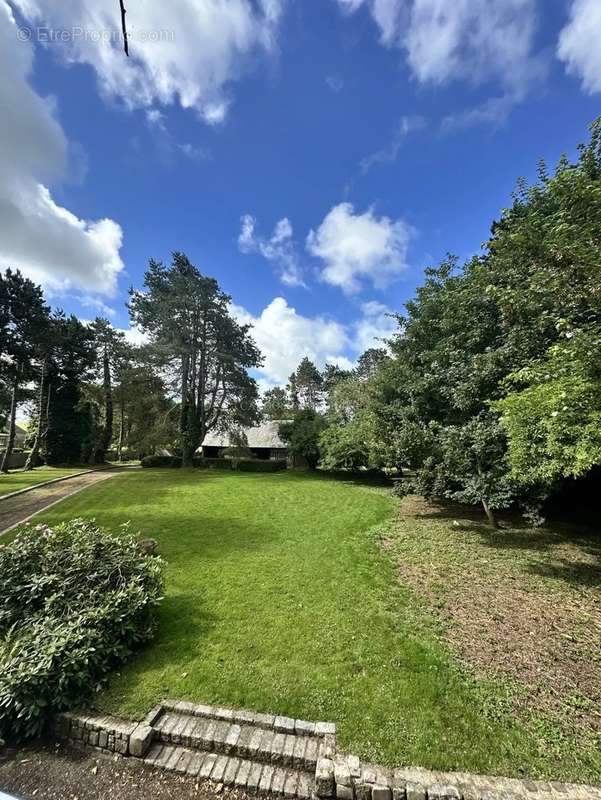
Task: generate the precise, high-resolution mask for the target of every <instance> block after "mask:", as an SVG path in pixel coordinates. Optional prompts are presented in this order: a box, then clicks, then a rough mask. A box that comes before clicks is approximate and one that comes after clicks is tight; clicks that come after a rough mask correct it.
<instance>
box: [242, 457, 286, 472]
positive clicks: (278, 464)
mask: <svg viewBox="0 0 601 800" xmlns="http://www.w3.org/2000/svg"><path fill="white" fill-rule="evenodd" d="M236 469H238V470H240V472H278V471H279V470H281V469H286V462H285V461H284V460H283V459H278V460H277V461H262V460H261V459H252V460H247V459H240V460H239V461H238V462H237V464H236Z"/></svg>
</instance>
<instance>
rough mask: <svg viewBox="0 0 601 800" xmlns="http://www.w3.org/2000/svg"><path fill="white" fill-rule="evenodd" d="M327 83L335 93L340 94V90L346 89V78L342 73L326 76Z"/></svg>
mask: <svg viewBox="0 0 601 800" xmlns="http://www.w3.org/2000/svg"><path fill="white" fill-rule="evenodd" d="M326 84H327V85H328V86H329V88H330V89H331V90H332V91H333V92H334V93H335V94H338V92H341V91H342V90H343V89H344V80H343V79H342V78H341V77H340V75H328V76H327V77H326Z"/></svg>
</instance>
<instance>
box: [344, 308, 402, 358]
mask: <svg viewBox="0 0 601 800" xmlns="http://www.w3.org/2000/svg"><path fill="white" fill-rule="evenodd" d="M361 310H362V312H363V317H362V318H361V319H359V320H358V321H357V322H356V323H355V325H354V332H353V348H354V349H355V350H356V352H357V353H358V354H359V355H360V354H361V353H364V352H365V351H366V350H369V348H370V347H384V346H385V342H384V341H383V340H386V339H390V337H391V336H392V334H393V333H394V332H395V331H396V330H397V327H398V326H397V322H396V320H395V319H394V317H392V316H390V315H391V314H392V310H391V309H390V308H388V306H385V305H384V304H383V303H378V302H376V301H374V300H372V301H370V302H369V303H363V305H362V306H361Z"/></svg>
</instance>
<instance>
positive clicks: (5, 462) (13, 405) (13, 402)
mask: <svg viewBox="0 0 601 800" xmlns="http://www.w3.org/2000/svg"><path fill="white" fill-rule="evenodd" d="M18 394H19V379H18V378H15V381H14V383H13V390H12V393H11V397H10V416H9V419H8V441H7V442H6V450H5V451H4V458H3V459H2V466H1V467H0V472H8V466H9V464H10V457H11V456H12V453H13V447H14V445H15V419H16V416H17V396H18Z"/></svg>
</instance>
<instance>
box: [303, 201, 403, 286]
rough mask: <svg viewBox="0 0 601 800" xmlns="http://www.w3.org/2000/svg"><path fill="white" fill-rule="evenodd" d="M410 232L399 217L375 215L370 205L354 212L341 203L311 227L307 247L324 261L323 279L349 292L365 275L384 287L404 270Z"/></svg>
mask: <svg viewBox="0 0 601 800" xmlns="http://www.w3.org/2000/svg"><path fill="white" fill-rule="evenodd" d="M412 232H413V231H412V228H411V227H410V226H409V225H408V224H407V223H406V222H404V221H403V220H402V219H398V220H391V219H390V217H386V216H383V217H379V218H378V217H376V216H375V214H374V212H373V209H369V210H368V211H366V212H365V213H364V214H358V213H357V214H355V211H354V208H353V206H352V205H351V203H340V204H339V205H337V206H334V208H332V210H331V211H330V212H329V213H328V214H327V216H326V217H325V219H324V220H323V222H322V223H321V225H320V226H319V228H318V229H317V230H316V231H313V230H312V231H310V233H309V235H308V237H307V250H308V251H309V252H310V253H311V254H312V255H314V256H316V257H317V258H319V259H321V260H322V261H323V262H324V265H325V266H324V267H323V269H322V270H321V273H320V276H321V279H322V280H323V281H325V282H326V283H329V284H331V285H332V286H340V287H341V288H342V289H344V291H346V292H349V293H352V292H357V291H359V289H360V288H361V283H362V279H367V280H369V281H371V283H373V285H374V286H375V287H376V288H379V289H383V288H385V287H386V286H388V285H389V284H390V283H391V282H392V281H393V280H394V279H395V278H397V277H398V276H399V275H400V273H402V272H403V271H404V270H405V268H406V266H407V249H408V246H409V241H410V239H411V236H412Z"/></svg>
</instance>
